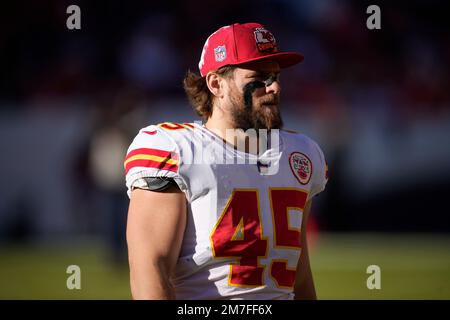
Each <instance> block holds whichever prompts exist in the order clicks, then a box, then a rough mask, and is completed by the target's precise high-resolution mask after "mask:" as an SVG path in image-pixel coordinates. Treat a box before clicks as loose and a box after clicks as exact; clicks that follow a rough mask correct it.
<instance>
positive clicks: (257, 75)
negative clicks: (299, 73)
mask: <svg viewBox="0 0 450 320" xmlns="http://www.w3.org/2000/svg"><path fill="white" fill-rule="evenodd" d="M269 75H274V76H279V75H280V71H277V72H264V71H252V73H250V74H249V75H247V76H246V77H247V78H253V77H263V76H269Z"/></svg>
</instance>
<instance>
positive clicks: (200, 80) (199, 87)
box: [183, 66, 235, 121]
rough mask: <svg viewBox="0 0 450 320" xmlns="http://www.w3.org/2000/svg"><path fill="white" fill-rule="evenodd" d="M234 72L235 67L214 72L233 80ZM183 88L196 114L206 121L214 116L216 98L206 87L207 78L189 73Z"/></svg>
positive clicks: (227, 67)
mask: <svg viewBox="0 0 450 320" xmlns="http://www.w3.org/2000/svg"><path fill="white" fill-rule="evenodd" d="M234 70H235V67H234V66H224V67H222V68H220V69H219V70H217V71H214V72H215V73H216V74H217V75H219V76H221V77H225V78H231V77H232V76H233V71H234ZM183 88H184V91H185V92H186V95H187V97H188V99H189V102H190V103H191V105H192V107H193V108H194V110H195V112H196V113H197V114H198V115H199V116H200V117H201V118H202V119H203V121H206V120H207V119H208V118H209V117H210V116H211V115H212V111H213V98H214V95H213V94H212V93H211V91H209V88H208V86H207V85H206V77H201V76H200V75H198V74H197V73H195V72H191V71H188V72H187V74H186V76H185V77H184V80H183Z"/></svg>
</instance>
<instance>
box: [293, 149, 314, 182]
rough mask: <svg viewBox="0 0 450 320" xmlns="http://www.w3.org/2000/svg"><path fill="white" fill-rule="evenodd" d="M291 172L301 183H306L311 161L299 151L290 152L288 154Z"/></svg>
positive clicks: (308, 177) (309, 176) (308, 178)
mask: <svg viewBox="0 0 450 320" xmlns="http://www.w3.org/2000/svg"><path fill="white" fill-rule="evenodd" d="M289 165H290V167H291V170H292V173H293V174H294V176H295V177H296V178H297V180H298V181H299V182H300V183H301V184H308V182H309V180H310V179H311V176H312V170H313V167H312V162H311V160H310V159H309V158H308V157H307V156H306V155H305V154H303V153H301V152H292V153H291V155H290V156H289Z"/></svg>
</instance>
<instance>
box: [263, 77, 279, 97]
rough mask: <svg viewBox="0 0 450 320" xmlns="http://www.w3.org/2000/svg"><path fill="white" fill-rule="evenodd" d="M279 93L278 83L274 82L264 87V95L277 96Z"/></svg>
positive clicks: (277, 81)
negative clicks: (272, 94) (271, 94)
mask: <svg viewBox="0 0 450 320" xmlns="http://www.w3.org/2000/svg"><path fill="white" fill-rule="evenodd" d="M280 91H281V86H280V81H279V80H274V81H272V82H271V83H270V84H269V85H266V93H274V94H279V93H280Z"/></svg>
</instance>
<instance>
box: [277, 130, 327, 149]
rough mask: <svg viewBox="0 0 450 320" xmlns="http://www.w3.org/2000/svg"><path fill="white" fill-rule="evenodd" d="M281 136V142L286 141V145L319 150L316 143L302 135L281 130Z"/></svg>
mask: <svg viewBox="0 0 450 320" xmlns="http://www.w3.org/2000/svg"><path fill="white" fill-rule="evenodd" d="M281 134H282V136H283V140H284V141H287V142H288V143H292V144H294V145H303V146H305V147H311V148H319V149H320V147H319V145H318V143H317V142H316V141H314V140H313V139H312V138H310V137H309V136H307V135H306V134H304V133H300V132H298V131H293V130H286V129H283V130H281Z"/></svg>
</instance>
